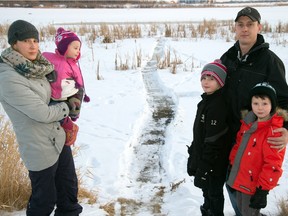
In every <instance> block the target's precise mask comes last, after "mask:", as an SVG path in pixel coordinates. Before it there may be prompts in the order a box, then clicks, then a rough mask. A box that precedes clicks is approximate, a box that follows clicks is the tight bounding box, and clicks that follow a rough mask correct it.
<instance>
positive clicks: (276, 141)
mask: <svg viewBox="0 0 288 216" xmlns="http://www.w3.org/2000/svg"><path fill="white" fill-rule="evenodd" d="M273 132H274V133H281V136H280V137H268V139H267V141H268V143H270V144H271V148H276V149H279V151H281V150H282V149H284V148H285V147H286V145H287V143H288V131H287V129H286V128H277V129H275V130H274V131H273Z"/></svg>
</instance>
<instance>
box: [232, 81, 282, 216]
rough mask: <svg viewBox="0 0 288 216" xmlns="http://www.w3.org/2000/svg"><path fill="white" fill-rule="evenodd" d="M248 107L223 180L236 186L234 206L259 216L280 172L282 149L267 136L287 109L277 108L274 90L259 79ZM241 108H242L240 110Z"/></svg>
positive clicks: (277, 124) (249, 215)
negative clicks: (249, 107) (225, 179)
mask: <svg viewBox="0 0 288 216" xmlns="http://www.w3.org/2000/svg"><path fill="white" fill-rule="evenodd" d="M250 101H251V109H252V111H250V112H246V115H245V116H244V118H243V119H242V120H241V123H242V124H241V128H240V130H239V131H238V133H237V139H236V144H235V145H234V146H233V148H232V151H231V153H230V157H229V161H230V164H231V165H232V168H231V171H230V174H229V178H228V181H227V184H228V185H229V186H230V187H231V188H233V189H235V190H236V201H237V207H238V209H239V211H240V212H241V214H242V215H245V216H252V215H253V216H260V215H261V214H260V209H261V208H265V207H266V205H267V195H268V192H269V191H270V190H272V189H273V188H274V187H275V186H276V185H277V182H278V180H279V178H280V177H281V175H282V168H281V166H282V163H283V159H284V155H285V149H283V150H281V151H279V150H278V149H274V148H271V147H270V144H269V143H268V142H267V138H268V137H277V136H280V135H281V134H280V133H274V132H273V130H274V129H276V128H280V127H283V122H284V118H285V119H287V112H285V111H284V110H279V109H278V110H277V112H276V101H277V96H276V91H275V89H274V88H273V87H272V86H271V85H269V84H268V83H266V82H263V83H259V84H257V85H256V86H254V87H253V88H252V89H251V91H250ZM243 113H244V112H242V114H243Z"/></svg>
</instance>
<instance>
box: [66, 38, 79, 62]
mask: <svg viewBox="0 0 288 216" xmlns="http://www.w3.org/2000/svg"><path fill="white" fill-rule="evenodd" d="M80 49H81V43H80V42H79V41H72V42H71V43H70V44H69V46H68V48H67V52H66V54H65V55H66V57H67V58H73V59H77V57H78V56H79V54H80Z"/></svg>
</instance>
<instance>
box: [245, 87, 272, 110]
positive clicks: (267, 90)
mask: <svg viewBox="0 0 288 216" xmlns="http://www.w3.org/2000/svg"><path fill="white" fill-rule="evenodd" d="M255 95H256V96H267V97H269V99H270V100H271V112H270V113H273V112H274V111H275V110H276V106H277V94H276V90H275V89H274V88H273V87H272V86H271V85H269V83H267V82H262V83H258V84H256V85H255V86H254V87H253V88H252V89H251V90H250V93H249V96H250V97H249V98H250V106H251V100H252V97H253V96H255ZM250 108H251V107H250Z"/></svg>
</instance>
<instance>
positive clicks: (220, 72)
mask: <svg viewBox="0 0 288 216" xmlns="http://www.w3.org/2000/svg"><path fill="white" fill-rule="evenodd" d="M204 75H209V76H213V77H214V78H215V79H216V80H217V82H218V83H219V85H220V86H221V87H223V86H224V84H225V79H226V76H227V68H226V67H225V65H223V64H222V62H221V60H220V59H216V60H214V62H211V63H209V64H206V65H205V66H204V67H203V69H202V72H201V80H202V77H203V76H204Z"/></svg>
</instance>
